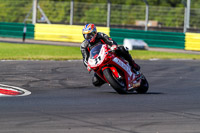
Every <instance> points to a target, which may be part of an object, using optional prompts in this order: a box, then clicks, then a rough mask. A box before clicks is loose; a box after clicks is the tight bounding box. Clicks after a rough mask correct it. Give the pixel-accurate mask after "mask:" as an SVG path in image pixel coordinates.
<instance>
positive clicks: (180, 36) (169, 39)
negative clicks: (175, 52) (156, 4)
mask: <svg viewBox="0 0 200 133" xmlns="http://www.w3.org/2000/svg"><path fill="white" fill-rule="evenodd" d="M110 35H111V37H112V38H113V39H114V40H115V41H116V42H117V43H118V44H123V41H124V39H125V38H129V39H140V40H144V41H145V42H146V43H147V44H148V46H149V47H162V48H177V49H184V47H185V34H184V33H177V32H162V31H142V30H129V29H117V28H111V29H110Z"/></svg>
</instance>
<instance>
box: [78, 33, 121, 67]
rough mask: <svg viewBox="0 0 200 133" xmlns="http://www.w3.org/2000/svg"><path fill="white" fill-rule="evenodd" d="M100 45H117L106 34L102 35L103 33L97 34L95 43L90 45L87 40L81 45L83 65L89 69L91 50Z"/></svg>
mask: <svg viewBox="0 0 200 133" xmlns="http://www.w3.org/2000/svg"><path fill="white" fill-rule="evenodd" d="M98 44H107V45H108V46H110V47H111V46H112V45H117V43H116V42H115V41H113V40H112V39H111V38H110V37H108V36H107V35H106V34H104V33H101V32H98V33H97V36H96V38H95V41H94V42H90V43H89V42H88V41H87V40H84V41H83V43H82V44H81V53H82V56H83V63H84V65H85V66H86V67H87V62H88V58H89V52H90V50H91V49H92V48H93V47H94V46H96V45H98Z"/></svg>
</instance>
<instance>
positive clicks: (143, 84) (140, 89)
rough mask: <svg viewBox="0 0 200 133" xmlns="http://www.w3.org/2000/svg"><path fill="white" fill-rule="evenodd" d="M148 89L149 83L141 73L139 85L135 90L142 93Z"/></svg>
mask: <svg viewBox="0 0 200 133" xmlns="http://www.w3.org/2000/svg"><path fill="white" fill-rule="evenodd" d="M148 89H149V83H148V81H147V80H146V78H145V77H144V75H143V78H142V81H141V85H140V87H138V88H137V89H136V90H135V91H136V92H137V93H139V94H144V93H146V92H147V91H148Z"/></svg>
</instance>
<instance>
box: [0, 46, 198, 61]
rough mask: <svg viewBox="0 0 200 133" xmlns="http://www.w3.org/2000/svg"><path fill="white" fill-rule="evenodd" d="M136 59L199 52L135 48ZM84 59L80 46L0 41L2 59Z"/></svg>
mask: <svg viewBox="0 0 200 133" xmlns="http://www.w3.org/2000/svg"><path fill="white" fill-rule="evenodd" d="M130 53H131V55H132V56H133V58H134V59H145V60H146V59H155V58H156V59H195V60H200V55H198V54H184V53H172V52H157V51H145V50H134V51H130ZM73 59H82V55H81V51H80V48H79V47H66V46H52V45H36V44H16V43H0V60H73Z"/></svg>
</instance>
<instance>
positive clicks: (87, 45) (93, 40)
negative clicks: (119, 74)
mask: <svg viewBox="0 0 200 133" xmlns="http://www.w3.org/2000/svg"><path fill="white" fill-rule="evenodd" d="M82 34H83V37H84V39H85V40H84V41H83V42H82V44H81V53H82V56H83V63H84V65H85V66H86V67H87V69H88V70H89V71H90V68H89V67H88V58H89V54H90V50H91V49H92V48H93V47H95V46H97V45H98V44H107V45H108V47H109V48H110V49H111V50H115V53H116V54H117V55H118V56H121V57H123V58H124V59H125V60H127V61H128V62H129V65H130V66H131V67H132V69H133V70H134V72H136V71H139V70H140V66H139V65H138V64H136V63H135V61H134V60H133V59H132V57H131V55H130V54H129V52H128V50H126V49H125V48H124V47H123V46H119V47H118V45H117V43H116V42H115V41H114V40H112V39H111V38H110V37H108V35H106V34H105V33H101V32H97V29H96V26H95V25H94V24H86V25H85V26H84V28H83V30H82ZM92 83H93V85H94V86H101V85H102V84H104V83H105V82H104V81H103V80H102V79H101V78H100V77H99V76H98V75H97V74H96V73H94V77H93V79H92Z"/></svg>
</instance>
